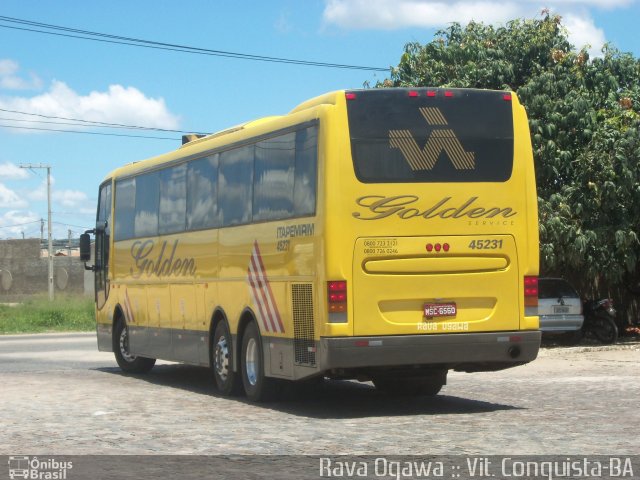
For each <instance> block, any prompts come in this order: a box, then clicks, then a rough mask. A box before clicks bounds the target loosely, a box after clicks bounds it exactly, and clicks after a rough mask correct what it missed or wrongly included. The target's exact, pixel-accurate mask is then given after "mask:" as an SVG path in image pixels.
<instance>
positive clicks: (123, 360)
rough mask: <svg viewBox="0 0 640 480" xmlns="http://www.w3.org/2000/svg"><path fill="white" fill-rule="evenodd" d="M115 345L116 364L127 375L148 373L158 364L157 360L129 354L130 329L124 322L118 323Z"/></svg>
mask: <svg viewBox="0 0 640 480" xmlns="http://www.w3.org/2000/svg"><path fill="white" fill-rule="evenodd" d="M113 344H114V345H113V352H114V354H115V356H116V362H118V365H119V366H120V368H121V369H122V370H123V371H125V372H127V373H147V372H148V371H149V370H151V369H152V368H153V366H154V365H155V364H156V359H155V358H146V357H137V356H135V355H132V354H131V353H129V328H128V327H127V325H126V324H125V322H124V321H123V320H118V321H117V322H116V328H115V329H114V331H113Z"/></svg>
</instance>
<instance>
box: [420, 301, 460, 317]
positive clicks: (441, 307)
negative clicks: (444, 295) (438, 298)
mask: <svg viewBox="0 0 640 480" xmlns="http://www.w3.org/2000/svg"><path fill="white" fill-rule="evenodd" d="M457 313H458V308H457V307H456V304H455V303H425V304H424V316H425V317H427V318H432V317H455V316H456V314H457Z"/></svg>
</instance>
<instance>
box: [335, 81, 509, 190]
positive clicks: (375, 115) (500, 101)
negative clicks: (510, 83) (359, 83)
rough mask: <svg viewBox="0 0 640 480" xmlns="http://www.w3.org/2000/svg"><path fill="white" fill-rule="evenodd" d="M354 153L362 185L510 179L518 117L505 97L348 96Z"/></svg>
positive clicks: (440, 93)
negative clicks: (514, 127)
mask: <svg viewBox="0 0 640 480" xmlns="http://www.w3.org/2000/svg"><path fill="white" fill-rule="evenodd" d="M349 93H350V94H349V96H348V98H349V100H348V102H347V110H348V119H349V130H350V137H351V153H352V157H353V163H354V168H355V172H356V176H357V177H358V180H360V181H361V182H363V183H417V182H431V183H433V182H505V181H507V180H509V178H510V177H511V172H512V169H513V157H514V154H513V114H512V108H511V107H512V106H511V96H510V94H506V93H505V92H498V91H479V90H447V91H445V90H441V89H429V90H427V89H416V90H405V89H376V90H360V91H354V92H349Z"/></svg>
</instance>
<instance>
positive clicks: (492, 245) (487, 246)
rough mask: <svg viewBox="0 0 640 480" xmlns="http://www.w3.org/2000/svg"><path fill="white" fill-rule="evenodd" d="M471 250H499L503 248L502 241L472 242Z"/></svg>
mask: <svg viewBox="0 0 640 480" xmlns="http://www.w3.org/2000/svg"><path fill="white" fill-rule="evenodd" d="M469 248H470V249H471V250H497V249H500V248H502V240H472V241H471V243H470V244H469Z"/></svg>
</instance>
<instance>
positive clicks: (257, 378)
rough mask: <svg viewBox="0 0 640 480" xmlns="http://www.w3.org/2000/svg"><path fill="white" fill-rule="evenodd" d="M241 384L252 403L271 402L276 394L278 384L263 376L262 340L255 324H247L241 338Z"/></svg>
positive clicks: (272, 379)
mask: <svg viewBox="0 0 640 480" xmlns="http://www.w3.org/2000/svg"><path fill="white" fill-rule="evenodd" d="M241 364H242V384H243V385H244V391H245V393H246V394H247V398H248V399H249V400H251V401H252V402H267V401H269V400H273V399H274V398H275V397H276V395H277V393H278V382H277V380H276V379H274V378H269V377H266V376H265V375H264V352H263V349H262V338H261V337H260V332H259V330H258V327H257V325H256V323H255V322H251V323H249V325H247V328H246V329H245V331H244V335H243V336H242V354H241Z"/></svg>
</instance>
